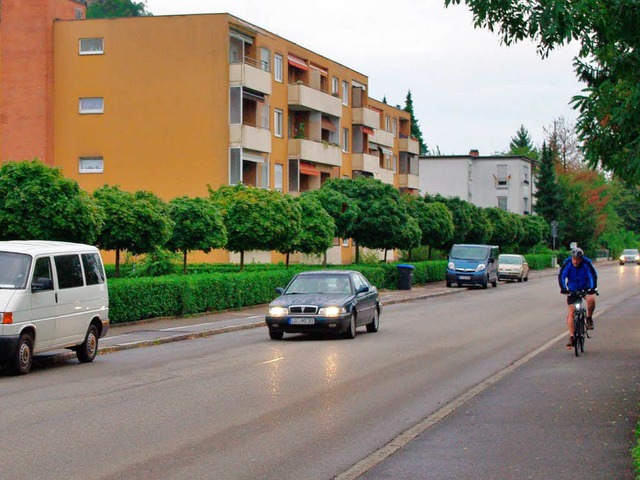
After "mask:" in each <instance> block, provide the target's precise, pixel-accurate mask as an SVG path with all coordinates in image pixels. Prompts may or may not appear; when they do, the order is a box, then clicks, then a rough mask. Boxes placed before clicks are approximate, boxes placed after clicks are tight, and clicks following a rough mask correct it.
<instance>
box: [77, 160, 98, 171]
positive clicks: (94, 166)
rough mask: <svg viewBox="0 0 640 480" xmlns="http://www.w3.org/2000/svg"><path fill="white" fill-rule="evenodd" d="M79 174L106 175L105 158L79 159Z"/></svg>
mask: <svg viewBox="0 0 640 480" xmlns="http://www.w3.org/2000/svg"><path fill="white" fill-rule="evenodd" d="M78 173H104V158H103V157H79V158H78Z"/></svg>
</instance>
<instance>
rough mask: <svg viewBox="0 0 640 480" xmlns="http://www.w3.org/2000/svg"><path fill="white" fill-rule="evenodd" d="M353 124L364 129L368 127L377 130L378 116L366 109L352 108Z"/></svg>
mask: <svg viewBox="0 0 640 480" xmlns="http://www.w3.org/2000/svg"><path fill="white" fill-rule="evenodd" d="M353 124H354V125H364V126H365V127H369V128H379V127H380V114H379V113H378V112H376V111H374V110H371V109H370V108H366V107H361V108H354V109H353Z"/></svg>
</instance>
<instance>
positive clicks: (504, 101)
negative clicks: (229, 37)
mask: <svg viewBox="0 0 640 480" xmlns="http://www.w3.org/2000/svg"><path fill="white" fill-rule="evenodd" d="M146 3H147V9H148V10H149V11H150V12H151V13H153V14H154V15H176V14H194V13H223V12H227V13H230V14H232V15H235V16H237V17H240V18H242V19H243V20H246V21H248V22H250V23H253V24H255V25H257V26H259V27H262V28H264V29H266V30H268V31H270V32H272V33H275V34H277V35H279V36H281V37H283V38H285V39H287V40H289V41H292V42H294V43H297V44H299V45H301V46H303V47H305V48H308V49H309V50H312V51H314V52H316V53H319V54H321V55H323V56H325V57H327V58H329V59H331V60H334V61H336V62H339V63H341V64H343V65H345V66H347V67H349V68H352V69H354V70H356V71H358V72H360V73H363V74H365V75H367V76H368V77H369V96H370V97H373V98H376V99H378V100H382V98H383V97H386V99H387V103H389V104H390V105H400V106H401V107H404V102H405V98H406V96H407V91H408V90H411V95H412V97H413V104H414V114H415V116H416V118H417V120H418V123H419V125H420V129H421V131H422V135H423V137H424V139H425V142H426V143H427V145H428V146H429V148H430V149H432V148H436V147H439V148H440V151H441V152H442V153H443V154H446V155H449V154H466V153H468V152H469V150H470V149H478V150H479V151H480V154H481V155H490V154H492V153H494V152H501V151H505V150H508V148H509V141H510V140H511V138H512V137H513V136H514V135H515V133H516V131H517V130H518V128H519V127H520V125H524V126H525V128H526V129H527V130H528V131H529V133H530V135H531V137H532V140H533V143H534V144H535V145H541V144H542V141H543V139H544V130H543V129H544V128H545V127H549V126H550V125H551V124H552V123H553V120H554V119H555V118H558V117H560V116H563V117H565V118H566V119H567V120H568V121H569V122H571V123H574V122H575V119H576V113H575V111H574V110H573V109H572V108H571V106H570V105H569V102H570V100H571V97H572V96H573V95H576V94H578V93H580V90H581V88H582V86H581V84H580V83H579V82H578V81H577V80H576V78H575V75H574V72H573V67H572V58H573V56H574V55H575V53H576V52H577V50H578V46H577V45H570V46H568V47H564V48H562V49H559V50H557V51H555V52H552V53H551V55H550V56H549V58H547V59H544V60H542V59H540V57H539V56H537V54H536V50H535V45H534V44H533V43H530V42H526V43H521V44H518V45H515V46H511V47H506V46H501V45H500V40H499V38H498V36H497V34H494V33H491V32H489V31H488V30H480V29H474V28H473V25H472V16H471V12H470V11H469V10H468V8H467V7H466V6H464V5H457V6H452V7H449V8H448V9H445V8H444V0H323V1H319V2H309V1H290V0H146ZM345 45H346V46H347V47H346V48H345Z"/></svg>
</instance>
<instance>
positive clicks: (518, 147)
mask: <svg viewBox="0 0 640 480" xmlns="http://www.w3.org/2000/svg"><path fill="white" fill-rule="evenodd" d="M509 155H522V156H524V157H529V158H533V159H534V160H537V159H538V157H539V155H538V151H537V149H536V147H534V146H533V143H531V136H530V135H529V131H528V130H527V129H526V128H524V125H520V128H519V129H518V131H517V132H516V134H515V136H514V137H511V142H510V143H509Z"/></svg>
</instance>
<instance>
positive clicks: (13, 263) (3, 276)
mask: <svg viewBox="0 0 640 480" xmlns="http://www.w3.org/2000/svg"><path fill="white" fill-rule="evenodd" d="M30 267H31V257H30V256H29V255H24V254H22V253H12V252H0V288H18V289H23V288H25V285H26V282H27V277H28V275H29V268H30Z"/></svg>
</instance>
